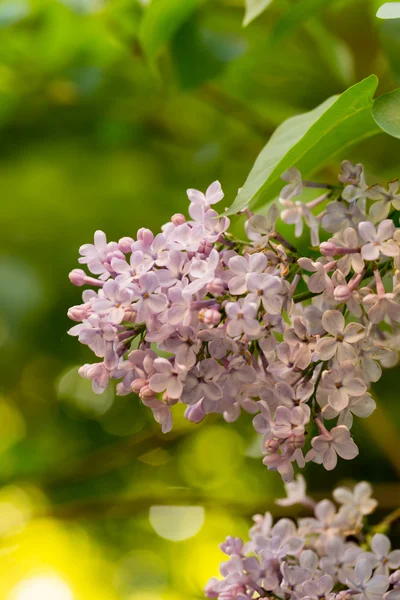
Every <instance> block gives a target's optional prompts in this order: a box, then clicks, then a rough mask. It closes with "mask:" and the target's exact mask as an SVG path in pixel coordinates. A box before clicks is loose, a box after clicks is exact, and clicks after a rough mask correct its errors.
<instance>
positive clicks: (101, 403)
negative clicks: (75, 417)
mask: <svg viewBox="0 0 400 600" xmlns="http://www.w3.org/2000/svg"><path fill="white" fill-rule="evenodd" d="M57 395H58V398H59V399H60V400H64V401H65V402H66V403H68V404H69V405H70V406H72V407H74V408H76V409H78V411H80V412H83V413H84V414H85V415H86V416H91V417H94V418H97V417H100V416H102V415H104V413H105V412H106V411H107V410H108V409H109V408H110V406H111V405H112V403H113V401H114V390H113V388H112V387H111V386H109V387H108V388H107V389H106V390H104V392H103V394H95V393H94V391H93V390H92V384H91V382H90V381H89V380H88V379H83V378H82V377H81V376H80V375H79V373H78V367H73V368H72V369H69V370H68V371H66V372H65V373H64V374H63V375H61V378H60V379H59V381H58V385H57Z"/></svg>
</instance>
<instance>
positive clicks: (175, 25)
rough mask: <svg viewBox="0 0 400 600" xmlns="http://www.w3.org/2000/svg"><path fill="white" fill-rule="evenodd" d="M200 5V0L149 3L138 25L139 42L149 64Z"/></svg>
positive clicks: (172, 0) (159, 0)
mask: <svg viewBox="0 0 400 600" xmlns="http://www.w3.org/2000/svg"><path fill="white" fill-rule="evenodd" d="M200 4H201V0H152V1H151V2H150V4H149V5H148V6H147V8H146V9H145V12H144V14H143V18H142V21H141V23H140V27H139V40H140V43H141V46H142V48H143V52H144V53H145V55H146V56H147V58H148V59H149V60H150V61H151V62H152V61H154V59H155V57H156V56H157V54H158V52H159V50H160V49H161V48H162V47H163V46H164V44H166V43H167V42H168V41H169V40H170V39H171V38H172V37H173V36H174V34H175V33H176V32H177V31H178V29H179V28H180V27H181V26H182V24H183V23H184V22H185V21H186V20H187V19H189V17H190V16H191V15H192V13H193V12H194V11H195V10H196V8H197V7H198V6H199V5H200Z"/></svg>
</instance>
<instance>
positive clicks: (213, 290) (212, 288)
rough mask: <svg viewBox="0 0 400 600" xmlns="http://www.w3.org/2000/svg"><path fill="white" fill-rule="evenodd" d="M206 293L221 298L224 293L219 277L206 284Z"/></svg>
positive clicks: (223, 284) (222, 283)
mask: <svg viewBox="0 0 400 600" xmlns="http://www.w3.org/2000/svg"><path fill="white" fill-rule="evenodd" d="M207 291H208V292H209V293H210V294H213V296H222V294H223V293H224V291H225V283H224V282H223V281H222V279H220V278H219V277H216V278H215V279H212V280H211V281H210V283H208V284H207Z"/></svg>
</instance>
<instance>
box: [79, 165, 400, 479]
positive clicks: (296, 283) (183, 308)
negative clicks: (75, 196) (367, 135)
mask: <svg viewBox="0 0 400 600" xmlns="http://www.w3.org/2000/svg"><path fill="white" fill-rule="evenodd" d="M282 177H283V179H284V180H285V181H286V183H287V185H285V187H284V188H283V189H282V192H281V194H280V202H281V204H283V206H284V210H283V211H282V213H281V215H280V216H281V219H282V220H283V221H284V222H286V223H291V224H294V225H295V232H296V235H297V236H299V235H301V234H302V232H303V224H304V222H305V223H306V225H307V226H308V227H309V229H310V232H311V242H312V244H313V246H314V248H313V250H312V256H311V257H303V256H301V255H300V254H299V253H298V251H297V250H296V248H294V247H293V245H292V244H290V243H289V242H288V241H286V240H285V239H284V238H283V237H282V235H281V234H280V233H279V232H278V231H277V230H276V222H277V219H278V217H279V209H278V205H277V204H276V203H273V204H272V205H271V206H270V208H269V210H268V212H267V214H266V215H265V216H263V215H258V214H252V213H251V212H250V211H249V210H246V211H244V212H245V214H246V217H247V220H246V223H245V231H246V236H247V240H240V239H237V238H236V237H234V236H233V235H232V234H231V233H230V232H229V231H228V229H229V225H230V222H229V219H228V218H227V217H226V216H220V215H219V214H218V213H217V212H216V211H215V210H214V208H213V206H214V205H215V204H216V203H218V202H219V201H220V200H222V198H223V192H222V190H221V186H220V184H219V183H218V182H214V183H212V184H211V185H210V187H209V188H208V189H207V191H206V192H205V193H202V192H200V191H197V190H193V189H190V190H188V192H187V194H188V197H189V201H190V205H189V215H190V219H189V220H187V219H186V217H185V216H184V215H182V214H176V215H174V216H173V217H172V218H171V221H170V222H169V223H167V224H166V225H164V226H163V227H162V231H161V232H160V233H158V234H157V235H154V234H153V233H152V232H151V231H150V230H148V229H140V230H139V231H138V232H137V236H136V239H133V238H130V237H124V238H121V239H120V240H119V241H118V242H107V240H106V236H105V234H104V233H103V232H101V231H97V232H96V233H95V238H94V244H85V245H84V246H82V247H81V248H80V254H81V257H80V258H79V262H80V263H81V264H85V265H86V266H87V268H88V270H89V271H90V273H91V276H89V275H87V274H86V273H85V272H84V271H83V270H81V269H75V270H73V271H72V272H71V274H70V279H71V281H72V282H73V283H74V284H75V285H78V286H83V285H88V286H90V289H86V290H85V291H84V292H83V304H81V305H79V306H74V307H72V308H71V309H70V310H69V312H68V314H69V316H70V318H71V319H72V320H74V321H76V322H78V323H79V324H77V325H75V326H74V327H72V329H71V330H70V331H69V333H70V334H71V335H74V336H78V338H79V341H80V342H82V343H83V344H86V345H88V346H89V347H90V348H91V349H92V350H93V352H94V354H95V355H96V356H97V357H99V359H100V361H99V362H96V363H94V364H86V365H84V366H83V367H81V369H80V374H81V375H82V376H83V377H85V378H88V379H90V380H91V381H92V384H93V389H94V390H95V391H96V392H98V393H101V392H102V391H103V390H104V389H105V388H106V387H107V385H108V384H109V382H110V380H118V384H117V393H118V394H121V395H125V394H129V393H131V392H134V393H136V394H138V395H139V397H140V399H141V401H142V402H143V404H145V405H146V406H148V407H149V408H150V409H151V410H152V412H153V414H154V418H155V419H156V421H157V422H159V423H160V424H161V426H162V430H163V431H164V432H166V431H169V430H170V429H171V427H172V415H171V407H172V406H173V405H175V404H176V403H178V402H180V403H182V404H184V405H186V411H185V416H186V418H187V419H189V420H190V421H193V422H200V421H201V420H202V419H203V418H204V417H205V415H207V414H209V413H218V414H221V415H222V416H223V418H224V419H225V420H226V421H228V422H231V421H235V420H236V419H237V418H238V417H239V415H240V413H241V411H245V412H247V413H250V414H252V415H255V416H254V418H253V424H254V428H255V430H256V431H257V432H258V433H260V434H262V435H263V445H262V448H263V452H264V454H265V456H264V459H263V462H264V463H265V464H266V465H267V466H268V468H269V469H271V470H277V471H278V472H279V473H280V474H281V476H282V477H283V479H284V480H285V481H290V480H291V479H292V478H293V473H294V469H293V465H294V463H297V465H298V466H299V467H303V466H304V464H305V463H306V462H308V461H315V462H317V463H322V464H323V465H324V467H325V468H326V469H328V470H330V469H333V468H334V467H335V465H336V462H337V456H339V457H341V458H343V459H346V460H349V459H353V458H354V457H355V456H356V455H357V454H358V448H357V446H356V444H355V443H354V441H353V439H352V437H351V433H350V431H351V427H352V423H353V416H354V415H355V416H358V417H367V416H369V415H370V414H371V413H372V412H373V410H374V408H375V402H374V400H373V399H372V397H371V395H370V393H369V391H368V390H369V388H370V385H371V383H372V382H375V381H377V380H378V379H379V378H380V376H381V373H382V368H381V367H382V366H385V367H390V366H393V365H394V364H395V363H396V362H397V359H398V351H399V349H400V337H399V335H398V334H399V323H400V303H399V298H400V230H399V229H397V228H396V227H395V224H394V222H393V219H392V218H391V216H392V215H393V214H394V211H396V210H397V209H398V208H400V194H398V193H397V192H398V183H397V182H391V183H390V184H389V187H388V189H386V188H383V187H381V186H378V185H375V186H372V187H368V186H367V184H366V182H365V177H364V173H363V168H362V166H361V165H353V164H351V163H349V162H348V161H345V162H344V163H343V165H342V171H341V173H340V175H339V185H329V184H327V185H324V184H319V183H313V182H308V181H304V180H303V179H302V178H301V175H300V173H299V172H298V171H297V170H296V169H294V168H292V169H289V171H287V172H286V173H284V174H283V176H282ZM305 187H314V188H321V187H322V188H325V191H324V193H323V194H322V195H321V196H320V197H319V198H316V199H314V200H312V201H311V202H302V201H301V200H296V198H297V197H298V196H300V195H301V194H302V193H303V190H304V188H305ZM318 211H319V212H318ZM388 217H389V218H388ZM321 229H322V230H325V231H327V232H328V233H329V234H333V235H332V237H331V238H330V239H328V240H327V241H324V242H322V243H320V239H319V235H320V230H321ZM326 237H327V236H326ZM301 287H303V291H301V289H300V290H299V288H301ZM304 290H305V291H304ZM332 420H336V422H334V426H331V427H330V428H328V427H327V421H329V422H332ZM307 434H309V437H308V439H310V440H311V445H310V443H309V442H307V444H306V435H307Z"/></svg>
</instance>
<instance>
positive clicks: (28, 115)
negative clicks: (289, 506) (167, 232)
mask: <svg viewBox="0 0 400 600" xmlns="http://www.w3.org/2000/svg"><path fill="white" fill-rule="evenodd" d="M153 2H154V5H153V7H152V3H151V2H150V3H146V2H144V1H143V2H139V1H138V0H104V1H102V0H29V1H28V0H26V1H24V0H0V133H1V149H0V198H1V200H0V226H1V238H0V280H1V282H2V289H1V292H0V350H1V361H0V375H1V382H2V391H1V395H0V472H1V475H0V479H1V486H2V487H0V504H1V506H2V513H3V515H2V518H1V519H0V542H1V547H2V551H3V553H2V569H0V598H2V599H3V598H8V597H10V596H9V595H10V593H11V589H12V588H13V587H14V586H15V585H16V584H17V583H18V581H19V580H20V579H22V578H26V577H27V576H29V574H30V573H33V572H34V573H36V572H38V573H42V572H43V570H44V571H45V572H46V573H47V572H48V571H50V572H54V571H55V572H57V573H59V575H60V577H62V578H63V579H64V580H66V581H68V582H70V583H71V586H72V587H73V591H74V596H76V597H79V598H85V599H86V598H88V599H91V598H93V597H95V598H96V600H145V599H146V600H148V598H149V597H152V596H154V595H155V596H156V598H157V599H158V598H161V597H162V598H163V600H199V599H200V598H202V597H203V593H202V588H203V586H204V584H205V582H206V580H207V578H208V577H210V576H211V575H215V574H216V573H217V569H218V564H219V563H220V561H221V552H220V550H219V549H218V543H219V542H220V541H222V540H223V539H224V538H225V536H226V535H227V534H231V533H234V534H235V535H241V533H244V532H245V531H247V529H248V524H249V520H250V518H251V515H252V514H253V513H256V512H264V511H265V510H272V511H273V513H274V514H278V511H279V514H282V513H281V512H280V511H281V509H280V508H279V509H278V508H277V507H276V506H274V505H273V498H276V497H280V496H282V484H281V482H280V480H279V478H278V477H276V476H275V475H276V474H274V473H270V472H267V470H266V468H265V467H264V466H263V465H262V464H261V461H260V448H259V439H258V438H255V437H254V438H252V437H251V436H252V433H251V426H249V421H250V420H249V419H239V420H238V422H236V423H234V424H232V425H230V426H229V427H227V426H224V423H223V421H222V418H219V417H217V418H215V420H213V419H207V421H206V422H205V423H204V425H190V424H187V423H184V420H183V417H182V416H181V415H180V414H177V415H176V416H175V425H174V432H173V433H171V434H169V435H167V436H165V435H163V434H161V433H160V430H159V427H158V425H157V424H155V423H154V421H153V419H152V416H151V415H150V414H149V409H148V408H146V407H145V406H143V405H142V404H141V402H140V400H139V399H138V398H137V397H135V396H133V395H129V396H123V397H120V396H115V394H114V393H110V394H108V393H106V394H105V395H104V396H103V397H98V396H95V395H94V394H93V393H92V392H91V390H90V386H88V385H87V384H88V382H87V381H85V380H82V379H79V378H78V376H77V372H76V368H77V365H78V364H83V363H85V362H89V361H91V360H92V357H91V353H90V352H89V351H86V349H85V348H84V347H83V346H81V345H79V344H77V343H76V340H75V339H72V338H70V336H68V334H67V333H66V331H67V330H68V328H69V327H70V326H71V322H70V321H69V320H68V319H67V316H66V311H67V309H68V307H69V306H72V305H73V304H79V303H80V301H81V291H82V288H81V289H78V288H74V287H73V286H72V285H70V283H69V281H68V272H69V271H70V270H71V269H72V268H74V267H76V266H78V264H77V257H78V248H79V246H80V245H81V244H83V243H86V242H91V241H92V240H93V232H94V230H96V229H98V228H99V229H103V230H104V231H106V232H107V236H108V239H109V240H118V239H119V238H120V237H122V236H124V235H131V236H133V237H134V236H135V235H136V231H137V230H138V229H139V228H140V227H149V228H150V229H151V230H152V231H154V232H157V231H159V228H160V226H161V225H162V224H163V223H165V222H166V221H167V220H168V219H169V218H170V217H171V214H173V213H181V212H182V213H187V198H186V194H185V189H186V188H188V187H195V188H198V189H202V190H205V189H206V187H207V186H208V185H209V184H210V182H211V181H213V180H215V179H219V180H220V181H221V183H222V185H223V188H224V191H225V199H226V203H227V205H229V204H230V203H231V202H232V200H233V198H234V197H235V194H236V191H237V189H238V188H239V187H240V186H241V185H242V184H243V182H244V181H245V179H246V176H247V175H248V173H249V172H250V170H251V168H252V165H253V162H254V158H255V157H256V156H257V154H258V152H259V151H260V150H261V149H262V147H263V146H264V145H265V143H266V142H267V140H268V139H269V138H270V136H271V134H272V133H273V131H274V130H275V128H276V127H279V126H280V125H281V123H282V122H284V121H285V120H287V119H289V118H290V117H293V116H294V115H299V114H303V115H304V117H305V118H306V115H307V114H308V111H310V110H311V109H313V108H314V107H315V106H317V105H319V104H321V103H322V102H324V101H325V100H326V98H328V97H330V96H332V95H336V94H340V93H342V92H343V91H344V90H345V89H346V88H347V87H349V86H351V85H352V84H354V83H355V82H356V81H357V80H360V79H362V78H363V77H366V76H367V75H369V74H370V72H371V69H372V67H371V65H373V69H374V72H375V71H376V72H377V75H378V76H379V80H380V93H382V94H384V93H385V92H389V91H390V90H393V89H394V88H395V87H398V86H399V85H400V63H399V57H400V48H399V40H400V33H398V30H397V29H396V28H397V27H398V21H397V20H396V19H392V20H379V19H376V18H375V12H376V6H375V5H374V2H372V1H371V0H341V1H339V0H336V2H333V3H330V4H329V6H328V9H327V10H322V11H318V12H316V14H315V15H314V16H313V17H312V18H310V19H307V20H306V21H305V20H303V21H301V22H299V23H298V26H297V25H296V27H294V28H292V29H291V31H290V35H287V36H286V37H285V38H284V39H283V41H282V43H280V44H279V46H277V47H276V48H273V49H272V47H271V41H270V36H271V35H272V31H273V29H274V27H275V24H276V23H277V22H278V20H279V19H280V18H282V16H283V15H284V14H285V11H287V10H289V8H290V6H292V8H293V7H295V6H296V4H298V1H297V0H291V1H289V0H279V1H276V0H275V2H271V3H270V6H269V7H268V9H267V10H266V11H264V12H262V13H261V14H260V15H259V16H258V18H257V19H255V20H254V21H253V22H252V23H251V26H250V27H247V28H243V27H242V17H243V8H244V1H243V0H213V1H209V2H204V3H201V4H197V3H196V6H194V5H193V3H192V2H191V1H190V0H188V2H186V0H185V2H184V5H185V6H184V8H183V9H182V8H179V4H178V3H176V2H175V1H174V0H171V1H168V2H166V3H164V4H163V6H161V4H159V3H157V0H153ZM380 3H382V2H380ZM164 6H167V9H168V10H166V12H164V10H160V9H161V8H163V7H164ZM177 6H178V8H179V10H178V8H176V7H177ZM193 6H194V8H193ZM151 7H152V8H151ZM170 7H172V8H174V7H175V8H176V11H177V12H176V13H175V16H174V17H171V15H170V11H169V9H170ZM172 8H171V10H172ZM150 9H151V10H155V11H156V12H157V11H158V12H157V14H158V15H159V16H158V17H157V15H155V16H154V19H155V23H157V19H160V22H159V24H156V25H154V28H153V26H151V27H150V28H149V29H148V32H149V33H148V39H147V40H146V39H144V38H145V37H146V35H147V34H144V33H143V31H144V29H145V23H146V20H147V19H149V18H150V17H149V11H150ZM156 9H157V10H156ZM189 9H190V10H189ZM156 17H157V18H156ZM175 18H176V22H171V19H172V21H173V19H175ZM164 19H166V20H167V21H168V20H169V21H168V23H167V27H166V29H165V31H164V30H162V31H161V34H159V29H160V28H161V29H162V27H163V24H162V23H163V20H164ZM355 25H356V26H355ZM147 27H148V25H147ZM389 27H391V29H390V31H389V29H388V28H389ZM139 30H141V35H140V36H139ZM166 34H168V35H166ZM157 36H158V37H157ZM142 43H143V44H144V46H146V43H147V44H148V47H149V54H148V52H147V50H146V51H144V50H143V47H142ZM153 44H154V45H153ZM150 46H151V49H150ZM155 64H156V65H157V67H158V70H159V73H160V76H159V77H154V65H155ZM368 85H369V86H370V87H371V95H372V93H373V92H372V87H374V85H375V83H374V82H371V83H370V84H368ZM334 106H337V104H336V103H335V104H333V105H332V108H333V107H334ZM300 119H301V118H300ZM297 122H298V121H297V117H296V119H295V121H294V124H296V123H297ZM300 123H301V120H300ZM349 123H350V124H351V123H352V118H350V119H349ZM290 133H291V132H290V131H288V136H289V138H290ZM329 139H330V134H329V133H327V134H326V140H329ZM346 139H347V138H346ZM289 141H290V143H293V139H292V138H290V140H289ZM316 148H319V149H320V151H321V153H322V152H323V140H320V141H319V143H318V145H317V147H316ZM399 150H400V142H399V140H398V139H396V138H393V137H390V136H386V135H385V136H384V135H381V136H376V137H374V138H371V139H364V140H362V143H361V144H358V146H357V147H356V148H348V147H343V148H342V149H340V150H339V152H338V153H337V156H336V157H334V158H332V159H329V161H328V163H327V166H326V167H324V170H323V172H321V173H318V178H322V177H323V178H324V179H325V178H326V180H327V181H330V182H332V181H334V178H335V177H336V175H337V172H338V167H339V162H340V160H341V159H343V158H349V159H351V160H354V161H355V162H358V161H360V162H364V163H365V164H366V166H367V169H368V172H369V173H371V179H370V181H369V182H370V183H371V184H373V183H375V182H380V183H384V182H385V181H386V180H390V179H393V178H394V177H396V176H398V175H399V174H400V173H399V161H398V156H399ZM309 152H310V161H311V149H310V150H309ZM313 157H314V158H315V155H314V154H313ZM314 158H313V160H314ZM317 159H318V160H317V163H316V164H315V166H316V167H317V168H319V165H320V164H321V162H320V161H319V157H318V155H317ZM300 163H301V160H300ZM288 166H291V165H288ZM273 186H274V187H273V188H272V187H270V186H268V190H269V191H268V190H266V191H268V194H267V195H268V196H269V195H271V196H272V195H273V194H272V192H273V190H275V191H278V189H279V183H278V180H277V181H276V182H275V183H274V184H273ZM263 197H264V196H263V194H262V195H261V196H260V200H262V199H263ZM238 226H239V225H238ZM283 234H284V235H285V237H286V238H287V239H289V241H291V242H292V243H294V244H295V245H296V247H298V248H300V249H301V251H302V252H307V244H308V240H307V239H306V238H304V239H301V240H298V239H297V240H295V239H294V238H293V227H292V226H290V225H284V228H283ZM398 377H399V371H398V369H393V371H389V372H386V373H385V377H383V378H382V380H381V381H380V382H379V390H378V391H379V395H381V396H382V399H383V400H384V402H382V403H381V407H382V414H380V415H379V418H378V415H377V417H376V418H375V416H374V418H373V419H369V420H368V419H365V420H364V421H363V422H362V423H358V424H356V425H355V428H356V431H355V437H356V438H357V440H358V441H359V442H360V457H359V459H358V461H357V469H358V471H359V472H361V473H367V474H368V476H369V477H370V478H371V479H372V481H373V482H374V483H375V484H376V487H377V494H378V497H379V499H380V500H384V502H385V507H387V508H388V509H390V508H393V507H394V506H395V505H397V503H398V497H399V490H398V487H397V485H398V473H400V458H399V453H398V452H396V443H397V440H398V430H397V429H396V422H398V420H399V418H400V412H399V411H400V405H399V403H398V401H397V396H396V394H395V393H393V390H395V389H396V385H397V383H396V382H397V381H398ZM111 391H112V390H111V388H110V392H111ZM175 408H176V407H175ZM178 412H179V411H178ZM175 413H176V411H175ZM368 425H369V426H370V428H371V430H370V431H366V430H364V427H367V426H368ZM390 431H391V432H392V433H391V435H390V436H389V435H388V432H390ZM371 436H374V437H373V443H371V439H372V437H371ZM396 436H397V437H396ZM314 475H315V476H314ZM335 475H336V477H337V479H338V480H341V481H344V480H346V479H347V480H351V479H354V478H355V477H357V474H355V473H354V465H352V464H346V461H342V462H341V463H340V464H339V465H338V469H337V471H335ZM307 479H309V481H310V484H311V486H312V488H313V490H314V491H316V492H317V494H321V495H322V494H323V493H325V492H326V491H327V490H330V489H331V487H332V474H331V473H327V472H326V473H324V472H323V471H322V470H321V468H320V467H319V466H317V465H315V468H314V466H310V467H308V473H307ZM379 482H382V483H381V486H379ZM383 482H385V483H383ZM243 490H246V493H245V494H244V493H243ZM26 495H28V497H29V501H30V504H29V507H28V508H29V510H27V511H26V513H25V512H24V510H25V509H24V510H23V511H22V512H23V515H24V514H27V515H28V516H27V518H31V521H30V522H29V523H28V524H27V526H26V528H25V529H24V521H23V522H22V523H18V520H17V522H16V524H14V529H13V520H15V519H16V517H17V516H18V515H19V511H18V507H19V503H21V504H22V506H21V508H22V509H23V508H24V503H26V501H27V498H26ZM169 504H172V505H178V504H186V505H188V506H204V507H205V509H206V510H205V523H204V526H203V528H202V529H201V531H200V532H199V533H198V534H197V535H196V536H195V537H194V538H192V539H188V540H184V541H180V542H171V541H169V540H167V539H165V538H162V537H161V536H160V535H159V534H158V533H157V532H156V531H155V530H154V528H153V527H152V525H151V523H150V522H149V519H148V516H149V509H150V507H151V506H152V505H163V506H166V507H167V508H168V505H169ZM7 507H8V508H7ZM8 511H10V517H11V518H8V516H9V512H8ZM285 514H286V513H285ZM23 515H22V516H23ZM29 515H30V517H29ZM167 515H168V511H167ZM36 517H39V518H36ZM43 517H46V518H43ZM8 528H10V529H11V532H10V531H8ZM78 539H79V540H80V541H81V544H79V543H77V541H78ZM77 556H79V561H77V560H76V557H77ZM149 570H150V573H151V574H152V575H153V577H152V578H150V577H149V575H148V573H149ZM162 575H163V576H164V577H161V576H162ZM161 580H162V581H163V583H160V582H161ZM154 584H156V585H157V586H158V585H159V586H160V588H159V589H158V587H157V588H155V587H154ZM161 588H162V589H161ZM13 595H14V594H13ZM55 596H56V594H54V597H55Z"/></svg>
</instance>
